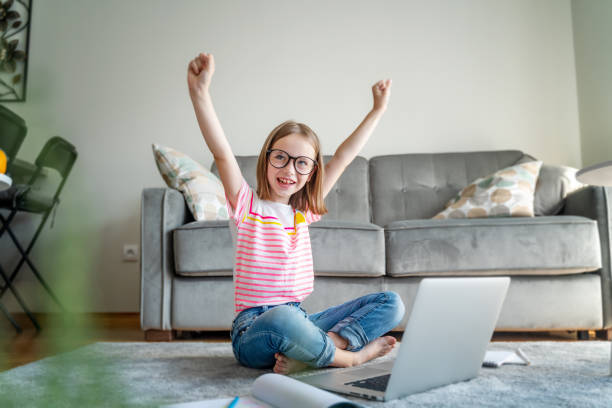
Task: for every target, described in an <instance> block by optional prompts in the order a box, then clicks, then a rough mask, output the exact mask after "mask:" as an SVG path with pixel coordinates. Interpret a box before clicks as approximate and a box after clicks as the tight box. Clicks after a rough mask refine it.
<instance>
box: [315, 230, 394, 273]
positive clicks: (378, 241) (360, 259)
mask: <svg viewBox="0 0 612 408" xmlns="http://www.w3.org/2000/svg"><path fill="white" fill-rule="evenodd" d="M309 230H310V242H311V245H312V256H313V261H314V270H315V275H316V276H356V277H372V276H382V275H384V274H385V236H384V231H383V229H382V228H381V227H379V226H378V225H374V224H369V223H358V222H348V221H327V220H322V221H320V222H316V223H314V224H311V225H310V226H309Z"/></svg>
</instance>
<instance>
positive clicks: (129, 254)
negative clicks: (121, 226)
mask: <svg viewBox="0 0 612 408" xmlns="http://www.w3.org/2000/svg"><path fill="white" fill-rule="evenodd" d="M137 261H138V245H136V244H125V245H123V262H137Z"/></svg>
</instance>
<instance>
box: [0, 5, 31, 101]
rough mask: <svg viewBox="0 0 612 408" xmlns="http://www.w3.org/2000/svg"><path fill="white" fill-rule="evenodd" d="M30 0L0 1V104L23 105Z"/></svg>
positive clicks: (28, 40) (28, 39)
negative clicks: (12, 103)
mask: <svg viewBox="0 0 612 408" xmlns="http://www.w3.org/2000/svg"><path fill="white" fill-rule="evenodd" d="M31 15H32V0H16V1H14V0H6V1H1V0H0V101H2V102H9V101H10V102H24V101H25V96H26V78H27V72H28V47H29V43H30V21H31V19H30V16H31Z"/></svg>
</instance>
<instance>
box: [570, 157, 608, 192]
mask: <svg viewBox="0 0 612 408" xmlns="http://www.w3.org/2000/svg"><path fill="white" fill-rule="evenodd" d="M576 179H577V180H578V181H579V182H581V183H583V184H591V185H594V186H612V160H611V161H607V162H603V163H598V164H594V165H592V166H588V167H585V168H584V169H581V170H579V171H578V172H577V173H576Z"/></svg>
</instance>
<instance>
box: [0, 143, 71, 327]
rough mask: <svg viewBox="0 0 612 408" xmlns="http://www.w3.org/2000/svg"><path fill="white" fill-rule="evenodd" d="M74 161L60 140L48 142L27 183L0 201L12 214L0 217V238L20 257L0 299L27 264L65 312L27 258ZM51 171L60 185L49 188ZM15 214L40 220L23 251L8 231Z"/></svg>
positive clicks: (55, 203)
mask: <svg viewBox="0 0 612 408" xmlns="http://www.w3.org/2000/svg"><path fill="white" fill-rule="evenodd" d="M76 159H77V151H76V149H75V147H74V146H73V145H72V144H71V143H69V142H68V141H66V140H65V139H63V138H61V137H59V136H55V137H52V138H51V139H49V141H47V143H46V144H45V145H44V147H43V149H42V150H41V152H40V154H39V155H38V157H37V158H36V162H35V167H34V171H33V173H32V174H31V176H30V177H29V180H28V182H27V183H26V184H25V185H16V186H14V187H15V188H14V189H13V194H12V196H10V197H5V198H4V200H0V208H6V209H10V211H11V212H10V214H9V216H8V217H6V218H5V217H4V216H3V215H1V214H0V223H1V226H0V237H1V236H2V235H3V234H4V232H5V231H6V232H7V233H8V234H9V235H10V237H11V238H12V240H13V243H14V244H15V246H16V247H17V249H18V250H19V253H20V254H21V259H20V260H19V262H18V263H17V267H16V268H15V270H14V271H13V273H12V274H11V275H10V277H9V278H8V284H7V285H5V287H4V288H2V289H1V290H0V298H1V297H2V295H4V293H5V292H6V290H7V289H8V286H9V285H11V284H12V282H13V281H14V280H15V277H16V276H17V274H18V273H19V272H20V270H21V267H22V266H23V264H24V263H27V264H28V266H29V267H30V269H31V271H32V273H33V274H34V276H35V277H36V278H37V279H38V281H39V282H40V284H41V285H42V286H43V288H44V289H45V290H46V291H47V293H48V294H49V295H50V296H51V298H52V299H53V300H54V302H55V303H56V304H57V305H58V306H59V307H60V309H62V310H64V307H63V306H62V304H61V303H60V301H59V299H58V298H57V296H56V295H55V293H54V292H53V291H52V290H51V288H50V287H49V285H48V284H47V282H46V281H45V280H44V279H43V277H42V276H41V274H40V272H39V271H38V269H37V268H36V267H35V266H34V263H33V262H32V260H31V259H30V258H29V257H28V256H29V254H30V251H31V250H32V248H33V247H34V244H35V243H36V241H37V240H38V237H39V235H40V233H41V232H42V229H43V227H44V226H45V224H46V222H47V220H48V218H49V216H50V215H51V213H52V212H53V210H54V209H55V208H57V205H58V204H59V201H60V199H59V197H60V193H61V192H62V190H63V188H64V185H65V183H66V180H67V178H68V175H69V174H70V171H71V170H72V167H73V165H74V162H75V161H76ZM51 170H54V171H56V172H57V173H58V174H59V182H58V183H57V184H56V185H53V186H50V185H49V184H52V183H51V182H50V181H49V179H50V177H49V175H50V173H51ZM18 212H26V213H33V214H40V215H41V216H42V218H41V221H40V224H39V225H38V227H37V229H36V232H35V233H34V236H33V238H32V239H31V241H30V243H29V244H28V245H27V248H25V249H24V246H22V245H21V244H20V242H19V240H18V239H17V237H16V236H15V233H14V232H13V231H12V230H11V228H10V224H11V221H12V220H13V218H14V217H15V215H16V214H17V213H18ZM35 326H38V324H37V323H35ZM37 329H39V327H37Z"/></svg>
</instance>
